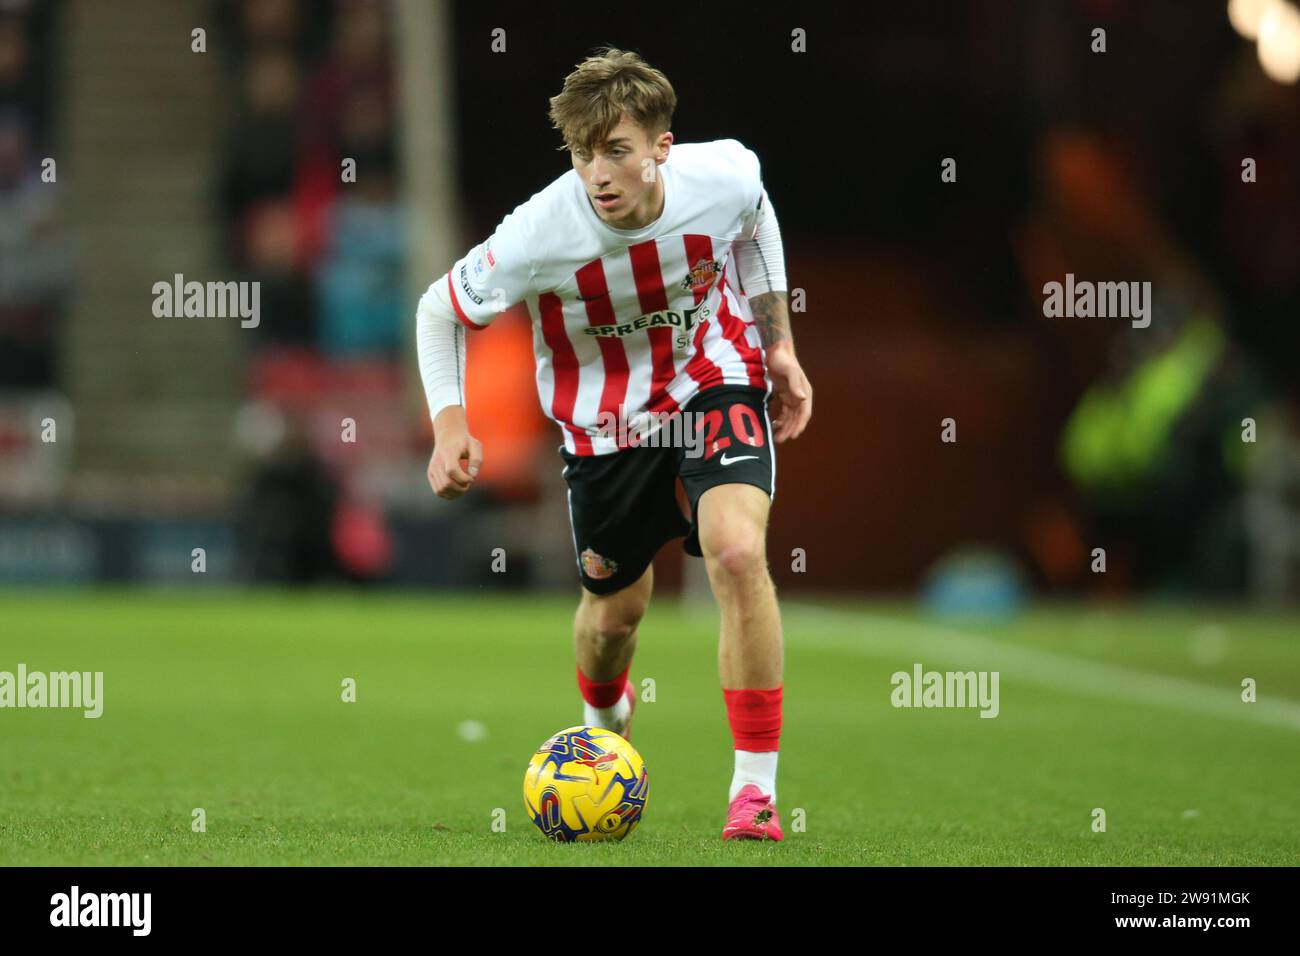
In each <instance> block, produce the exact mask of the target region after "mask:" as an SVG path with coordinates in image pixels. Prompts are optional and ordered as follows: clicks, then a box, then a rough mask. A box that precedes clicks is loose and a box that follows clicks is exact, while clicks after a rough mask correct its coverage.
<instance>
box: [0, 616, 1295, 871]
mask: <svg viewBox="0 0 1300 956" xmlns="http://www.w3.org/2000/svg"><path fill="white" fill-rule="evenodd" d="M575 599H576V595H575V596H574V599H570V598H568V597H535V596H512V595H505V594H500V593H489V592H482V593H480V594H477V595H462V596H457V597H440V596H420V595H405V594H391V593H390V594H377V593H370V592H364V593H363V592H320V593H314V594H312V593H308V594H293V595H290V594H280V593H267V592H238V591H233V592H224V593H220V594H218V595H211V594H202V593H199V592H192V591H185V592H172V593H166V592H163V593H150V592H128V591H120V592H119V591H108V592H97V591H89V592H78V593H71V592H57V591H47V592H34V593H33V594H31V595H27V596H17V595H13V594H10V595H5V596H0V671H10V672H14V671H15V670H16V668H17V666H18V665H19V664H20V663H22V664H24V665H25V666H26V669H27V671H28V672H29V673H30V672H33V671H46V672H49V671H71V670H76V671H92V672H93V671H102V672H103V675H104V677H103V714H102V716H101V717H99V718H98V719H87V718H85V717H84V716H83V714H82V712H81V711H79V710H70V709H62V710H55V709H30V708H29V709H8V708H6V709H3V710H0V865H8V866H13V865H92V866H96V865H118V864H131V865H180V866H220V865H298V864H315V865H335V864H344V865H390V864H395V865H447V864H451V865H462V864H467V865H529V866H536V865H548V866H549V865H605V866H608V865H662V864H668V865H749V864H757V865H771V864H789V865H856V864H886V865H893V864H901V865H1089V866H1091V865H1121V866H1132V865H1138V866H1153V865H1154V866H1159V865H1258V864H1263V865H1290V864H1294V863H1295V862H1296V860H1297V858H1300V809H1298V808H1297V802H1298V800H1297V794H1300V759H1297V758H1298V755H1300V643H1298V641H1300V616H1297V615H1296V614H1295V613H1282V612H1277V613H1269V612H1254V611H1242V610H1239V609H1223V608H1215V607H1204V608H1185V607H1177V606H1170V607H1163V606H1142V607H1112V608H1104V607H1102V608H1099V607H1086V608H1085V607H1077V606H1040V607H1037V608H1034V609H1031V610H1029V611H1028V612H1026V613H1025V614H1023V615H1021V616H1019V617H1017V618H1014V619H1011V620H1007V621H1004V622H985V623H980V622H978V621H969V622H954V621H937V620H934V619H932V618H929V617H927V616H925V615H923V614H922V613H921V612H919V611H917V610H916V609H914V608H912V607H910V606H908V605H905V604H901V603H850V602H844V601H838V600H837V601H812V600H809V599H803V600H789V601H786V602H785V603H784V608H783V609H784V614H785V631H786V674H785V686H786V691H785V724H784V731H783V734H782V754H781V762H780V775H779V781H778V785H779V788H780V789H779V793H778V797H779V800H778V808H779V810H780V812H781V815H782V820H783V822H784V824H785V829H786V839H785V841H784V842H783V843H780V844H771V843H762V844H759V843H753V842H747V843H723V842H722V841H721V839H720V832H721V829H722V824H723V817H724V813H725V810H726V796H727V785H728V783H729V781H730V777H731V762H732V754H731V739H730V735H729V732H728V729H727V723H726V715H725V710H724V708H723V702H722V695H721V691H720V690H719V685H718V679H717V666H716V649H717V631H716V627H717V624H716V612H715V611H714V610H713V609H712V608H711V607H710V606H707V605H705V606H700V607H696V606H692V605H685V604H679V603H676V602H674V601H671V600H668V599H659V600H656V602H653V603H652V605H651V609H650V612H649V614H648V615H647V617H646V619H645V621H644V622H643V623H642V626H641V630H640V638H639V648H638V652H637V658H636V661H635V663H634V665H633V669H632V677H633V678H634V680H636V681H637V682H638V684H640V683H641V682H642V681H644V680H645V679H647V678H650V679H651V680H652V681H653V684H652V685H643V686H645V688H646V689H645V693H649V692H650V690H653V697H654V699H653V701H651V700H647V699H644V698H643V700H642V702H641V703H639V704H638V709H637V715H636V720H635V723H634V725H633V734H632V741H633V743H634V745H635V746H636V747H637V749H638V750H639V751H640V752H641V754H642V756H643V757H644V758H645V761H646V766H647V767H648V769H649V774H650V797H649V802H648V805H647V808H646V812H645V816H644V818H643V820H642V822H641V824H640V826H639V827H638V828H637V829H636V830H635V831H634V832H633V833H632V834H631V836H629V837H628V839H627V840H626V841H625V842H623V843H618V844H575V845H559V844H553V843H550V842H548V841H547V840H545V839H544V838H543V837H542V836H541V835H540V834H539V833H538V831H537V830H536V828H535V827H534V826H533V824H532V823H531V822H530V821H529V820H528V819H527V817H526V816H525V815H524V811H523V800H522V792H521V789H522V781H523V773H524V768H525V766H526V765H527V763H528V760H529V757H530V756H531V755H532V753H533V751H534V750H535V749H536V748H537V747H538V745H539V744H540V743H541V742H542V741H543V740H545V739H546V738H547V737H548V736H549V735H550V734H552V733H554V732H555V731H557V730H560V729H562V728H565V727H569V726H572V725H575V724H577V723H579V722H580V718H581V703H580V699H579V697H578V692H577V687H576V683H575V680H574V659H573V651H572V637H571V634H570V626H571V619H572V612H573V608H574V601H575ZM916 665H921V666H922V668H923V669H924V670H925V671H930V670H937V671H950V670H951V671H988V672H992V671H997V672H998V674H999V683H998V694H999V699H998V706H997V715H996V717H993V718H991V719H990V718H984V717H981V716H980V710H979V708H977V707H969V706H968V707H950V708H925V707H895V706H894V705H893V703H891V694H893V692H894V686H893V684H892V683H891V675H893V674H895V673H896V672H900V671H901V672H906V673H908V674H911V673H912V672H913V670H914V667H915V666H916ZM349 678H350V679H352V680H353V681H355V693H356V700H355V702H345V701H344V700H343V699H342V698H343V696H344V685H345V681H346V680H347V679H349ZM1245 678H1252V679H1254V681H1255V682H1256V686H1257V694H1258V699H1257V700H1256V701H1255V702H1253V703H1250V702H1245V701H1243V700H1242V681H1243V679H1245ZM470 722H474V723H470ZM467 723H468V726H467ZM196 811H201V816H198V817H196ZM1097 811H1101V812H1102V814H1104V816H1100V815H1099V814H1098V813H1097ZM196 819H201V820H202V821H203V824H204V826H205V830H204V832H196V831H195V829H194V821H195V820H196ZM1103 819H1104V824H1105V829H1104V832H1099V831H1098V830H1097V829H1096V827H1097V826H1098V824H1099V822H1100V821H1102V820H1103Z"/></svg>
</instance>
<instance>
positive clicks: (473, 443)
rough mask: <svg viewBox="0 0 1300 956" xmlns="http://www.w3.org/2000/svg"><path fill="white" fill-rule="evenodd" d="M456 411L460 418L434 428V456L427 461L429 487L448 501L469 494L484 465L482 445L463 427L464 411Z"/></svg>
mask: <svg viewBox="0 0 1300 956" xmlns="http://www.w3.org/2000/svg"><path fill="white" fill-rule="evenodd" d="M459 411H460V415H459V416H452V420H450V421H448V422H446V423H442V422H439V423H438V425H436V426H435V428H434V435H435V438H434V445H433V455H432V457H430V458H429V487H430V488H432V489H433V493H434V494H435V495H437V496H438V497H439V498H445V499H447V500H448V501H450V500H452V499H453V498H459V497H460V496H461V495H463V494H464V493H465V492H467V491H469V489H470V488H471V487H472V486H473V484H474V479H475V478H477V477H478V470H479V467H480V466H481V465H482V464H483V445H482V443H481V442H479V440H478V439H477V438H475V437H474V436H473V435H471V434H470V433H469V429H468V428H467V427H466V426H465V423H464V414H465V413H464V409H460V410H459ZM441 417H442V416H441V415H440V416H439V418H441ZM457 418H459V420H456V419H457Z"/></svg>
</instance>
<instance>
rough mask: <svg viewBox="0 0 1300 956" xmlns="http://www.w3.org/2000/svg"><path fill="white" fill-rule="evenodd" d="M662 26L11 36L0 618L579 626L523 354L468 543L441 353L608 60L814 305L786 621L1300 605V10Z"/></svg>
mask: <svg viewBox="0 0 1300 956" xmlns="http://www.w3.org/2000/svg"><path fill="white" fill-rule="evenodd" d="M655 9H656V12H655V13H653V14H651V13H650V12H649V11H646V13H645V15H644V16H642V17H639V18H638V19H637V21H636V22H635V23H633V22H630V21H628V20H626V19H625V20H622V21H620V22H618V23H616V24H613V25H611V26H610V27H609V28H608V29H605V28H603V27H602V26H601V24H600V23H599V22H597V23H594V24H593V25H592V26H591V27H590V28H588V27H586V26H585V25H583V24H579V23H577V22H575V18H572V17H557V16H555V15H554V14H553V13H552V12H551V11H548V10H542V9H541V8H540V6H539V5H517V6H512V5H509V4H507V5H505V6H502V5H500V4H491V5H479V4H455V5H442V4H435V3H427V2H422V0H410V2H392V3H389V2H379V0H244V2H238V0H231V2H206V0H133V2H130V3H121V4H118V3H114V4H107V3H100V2H95V0H52V2H41V0H0V582H3V583H4V584H5V585H7V586H9V587H11V588H14V587H27V586H31V585H38V584H40V585H46V584H60V585H82V584H92V583H102V582H122V583H130V584H138V585H176V584H183V583H187V582H188V583H193V582H194V581H195V580H196V575H195V574H194V572H193V571H192V568H191V565H192V558H191V552H192V549H193V548H195V547H203V548H204V549H205V552H206V561H207V564H206V571H205V574H206V577H205V578H204V579H203V581H202V583H203V585H204V586H205V587H209V586H212V585H214V584H217V583H222V582H230V583H254V584H277V585H283V584H292V585H296V584H312V583H322V582H349V583H350V584H354V585H357V586H401V587H408V588H421V589H431V588H480V587H483V588H519V589H561V590H563V589H568V590H569V591H572V590H573V589H574V587H575V584H576V581H575V578H574V575H573V568H572V564H571V562H572V560H573V556H572V554H571V544H570V540H569V535H568V532H567V528H566V512H565V507H564V503H563V484H562V482H561V479H560V475H559V472H560V467H561V463H560V461H559V458H558V455H557V454H556V451H555V449H556V446H557V443H558V439H557V436H556V434H555V431H554V427H553V426H552V425H550V423H548V422H547V421H545V420H544V419H543V418H542V416H541V413H540V411H539V410H538V408H537V401H536V396H535V392H534V389H533V384H532V366H531V352H530V332H529V329H528V327H527V319H526V317H521V316H520V315H518V314H512V315H511V316H509V317H508V318H507V319H505V320H503V321H500V322H498V323H497V324H496V325H494V327H493V328H492V329H491V330H490V331H488V332H486V333H484V334H482V335H480V336H476V337H475V339H474V341H473V344H472V347H471V348H472V351H471V356H470V373H469V387H470V392H469V401H468V405H469V413H470V424H471V427H472V429H473V430H474V431H475V433H476V434H477V435H478V436H479V437H480V438H481V439H482V440H483V442H484V445H485V447H486V454H487V461H486V464H485V468H484V472H483V476H482V479H481V481H480V485H479V487H478V488H477V489H476V490H475V491H474V493H473V494H472V495H471V496H470V497H469V498H468V499H466V500H464V501H461V502H459V503H457V504H454V505H452V504H448V503H445V502H441V501H439V500H437V499H436V498H435V497H434V496H433V495H432V494H431V493H430V492H429V490H428V488H427V485H426V482H425V478H424V467H425V463H426V461H427V457H428V452H429V443H430V428H429V424H428V421H427V416H426V414H425V411H424V408H423V402H422V395H421V393H420V390H419V388H418V378H417V376H416V373H415V358H414V350H413V331H412V324H413V313H414V304H415V301H416V297H417V296H418V294H419V292H420V291H421V290H422V289H423V288H424V286H425V285H427V283H428V282H429V281H431V280H432V279H434V278H435V277H437V276H438V275H439V274H440V273H441V271H442V270H444V269H445V268H446V266H447V265H448V264H449V263H450V262H451V261H452V260H453V258H454V257H455V256H456V255H458V254H459V253H460V251H462V250H463V249H464V248H467V247H468V246H469V245H471V244H473V243H474V242H476V241H479V239H481V238H482V237H483V236H486V235H487V234H488V233H489V232H490V230H491V229H492V227H493V226H494V225H495V223H496V222H497V221H498V220H499V219H500V218H501V217H502V216H503V215H504V214H505V213H506V212H508V211H510V209H512V208H513V206H514V205H515V204H517V203H518V202H521V201H522V200H523V199H525V198H526V197H528V196H529V195H531V194H532V193H533V192H535V191H536V190H538V189H540V188H541V187H542V186H543V185H545V184H546V183H547V182H549V181H550V180H551V179H552V178H553V177H554V176H556V175H558V174H559V173H560V172H562V171H563V170H564V169H565V168H567V157H566V156H565V155H564V154H562V153H560V152H557V151H556V147H557V145H558V143H559V140H558V137H557V135H556V134H555V133H554V131H552V130H550V129H549V127H548V124H547V121H546V105H547V103H546V100H547V97H548V96H550V95H552V94H553V93H554V92H556V91H557V90H558V89H559V85H560V83H561V81H562V78H563V77H564V75H565V74H566V73H567V72H568V70H569V69H571V67H572V65H573V64H574V63H575V62H576V61H577V60H579V59H580V58H581V57H582V56H583V55H585V53H586V52H588V50H589V49H590V48H591V47H593V46H595V45H596V44H597V43H600V42H612V43H614V44H617V45H622V46H627V47H631V48H634V49H637V50H639V51H640V52H642V53H643V54H644V55H645V56H646V57H647V58H648V59H649V60H650V61H651V62H652V63H654V64H655V65H657V66H659V67H660V68H662V69H663V70H664V71H665V72H666V73H667V75H668V76H669V78H670V79H671V80H672V81H673V83H674V84H675V86H676V89H677V91H678V94H679V98H680V108H679V111H678V114H677V118H676V123H675V127H674V132H675V135H676V137H677V139H678V140H679V141H686V142H689V141H693V140H707V139H714V138H721V137H736V138H738V139H740V140H742V141H743V142H745V143H746V144H747V145H749V146H751V147H752V148H754V149H755V150H756V151H757V152H758V154H759V155H760V157H761V158H762V159H763V161H764V164H765V180H766V184H767V187H768V189H769V192H770V193H771V195H772V197H773V201H774V203H775V204H776V207H777V209H778V211H779V213H780V216H781V221H782V224H783V228H784V232H785V236H786V249H787V255H788V271H789V275H790V277H791V285H792V286H793V287H798V288H800V289H803V290H804V291H805V295H806V303H807V311H806V312H802V313H798V314H796V315H795V317H794V318H795V329H796V340H797V342H798V347H799V351H800V354H801V357H802V359H803V362H804V365H805V367H806V368H807V369H808V371H809V374H810V376H811V378H812V380H813V382H814V385H815V386H816V388H817V407H816V415H815V417H814V420H813V425H812V428H811V430H810V431H809V432H808V433H807V435H806V436H805V437H804V438H803V439H801V440H800V441H798V442H796V443H794V444H792V445H787V446H785V447H783V448H782V450H781V451H782V454H781V456H780V467H779V486H778V488H779V494H778V497H777V506H776V509H775V512H774V517H773V526H772V533H771V541H770V553H771V555H772V556H773V560H772V565H773V571H774V574H775V576H776V579H777V582H778V586H779V587H780V588H781V589H782V590H783V591H784V592H794V591H799V590H808V591H831V592H844V593H852V594H866V593H875V592H891V593H902V594H914V593H923V594H926V595H928V596H929V598H930V599H932V600H934V601H938V602H944V601H956V602H957V603H958V604H963V603H970V604H972V605H976V606H977V605H980V604H992V605H997V604H998V603H999V602H1005V601H1016V600H1019V597H1020V596H1021V595H1022V594H1038V595H1051V596H1058V595H1060V596H1072V597H1092V596H1097V595H1102V594H1104V595H1109V596H1142V595H1161V596H1173V597H1189V598H1190V597H1216V598H1231V599H1234V600H1248V601H1257V602H1279V601H1294V600H1295V599H1296V597H1297V595H1300V377H1298V376H1297V374H1296V373H1297V364H1298V363H1300V360H1298V358H1297V357H1298V356H1300V336H1298V335H1297V321H1296V320H1297V316H1300V87H1297V84H1296V72H1297V71H1298V70H1300V14H1296V13H1295V7H1294V5H1288V4H1287V3H1282V2H1281V0H1279V4H1271V3H1269V2H1259V3H1252V2H1234V3H1232V4H1228V3H1224V2H1205V3H1196V4H1188V3H1182V2H1172V0H1171V2H1142V3H1138V2H1125V0H1047V2H1005V0H996V2H994V0H987V2H973V3H969V4H960V3H935V2H915V3H887V4H883V3H882V4H871V5H868V7H867V8H866V9H864V10H862V11H858V12H847V11H834V12H831V11H822V12H818V11H815V10H804V9H800V10H799V11H798V15H797V16H796V17H795V18H794V20H792V22H791V23H790V24H785V23H781V24H775V23H774V22H772V21H771V19H770V18H769V17H767V16H760V15H757V14H742V13H740V12H736V11H733V12H730V13H728V12H724V11H721V10H718V11H713V10H712V8H709V10H708V11H706V10H704V9H703V8H699V7H698V6H696V7H690V6H682V7H680V8H673V7H671V6H670V7H665V8H663V9H662V10H660V9H659V8H655ZM1261 16H1264V17H1265V19H1266V23H1265V28H1264V29H1263V30H1262V31H1261V29H1260V27H1259V24H1258V20H1259V18H1260V17H1261ZM595 19H596V20H597V21H599V18H595ZM796 21H797V22H796ZM795 26H798V27H802V28H803V29H805V30H806V31H807V36H808V52H806V53H802V54H796V53H792V52H791V49H790V42H791V40H790V30H791V29H792V28H793V27H795ZM196 27H202V28H203V29H204V30H205V31H206V52H203V53H198V52H194V51H193V50H192V48H191V43H192V39H191V31H192V30H193V29H194V28H196ZM498 27H499V28H502V29H503V30H504V31H505V32H504V34H502V35H501V36H500V37H499V38H498V44H497V46H498V49H495V50H494V34H493V31H494V29H496V28H498ZM1095 27H1102V28H1104V29H1105V30H1106V31H1107V35H1108V48H1107V50H1106V52H1105V53H1104V54H1101V53H1094V52H1092V51H1091V50H1090V40H1089V34H1090V31H1091V30H1092V29H1094V28H1095ZM1243 34H1244V35H1243ZM1253 36H1258V40H1256V39H1252V37H1253ZM501 43H504V46H505V49H504V50H503V51H502V50H500V49H499V46H500V44H501ZM1266 47H1267V49H1266ZM47 157H49V158H53V159H54V160H55V161H56V167H55V168H56V170H57V173H56V178H55V181H54V182H49V181H46V180H47V179H48V176H47V177H45V178H43V176H42V173H43V166H42V161H43V160H44V159H45V158H47ZM945 157H953V158H955V159H956V160H957V163H958V177H957V181H956V183H942V182H941V181H940V176H939V172H940V162H941V160H942V159H943V158H945ZM1245 157H1251V158H1253V159H1254V160H1255V162H1256V164H1257V168H1258V177H1257V181H1256V182H1251V183H1245V182H1243V181H1242V175H1241V169H1242V160H1243V158H1245ZM349 158H350V159H354V160H355V163H356V170H357V176H356V182H355V183H348V182H342V181H341V177H340V164H341V162H342V161H343V160H345V159H349ZM1066 272H1071V273H1074V274H1075V275H1076V276H1077V277H1078V278H1079V279H1087V278H1092V279H1097V280H1124V281H1142V280H1149V281H1151V282H1152V283H1153V286H1154V290H1155V291H1154V294H1155V300H1156V302H1155V320H1154V321H1153V323H1152V325H1151V327H1150V328H1149V329H1133V328H1130V327H1129V324H1128V323H1127V322H1125V321H1123V320H1115V319H1082V318H1073V319H1047V318H1044V317H1043V315H1042V292H1041V289H1042V286H1043V284H1044V283H1045V282H1047V281H1050V280H1052V279H1058V280H1059V279H1061V278H1062V277H1063V276H1064V274H1065V273H1066ZM177 273H180V274H183V275H184V276H185V277H186V279H187V280H192V279H197V280H199V281H209V280H217V281H228V280H257V281H259V282H260V283H261V296H262V298H261V312H262V318H261V322H260V325H259V326H258V327H257V328H249V329H245V328H241V327H240V324H239V322H238V321H237V320H222V319H165V318H155V317H154V316H153V315H152V314H151V311H150V310H151V304H152V301H153V294H152V292H151V288H152V285H153V283H155V282H158V281H170V280H171V277H172V276H173V275H175V274H177ZM949 417H951V418H953V419H955V421H956V423H957V434H958V440H957V442H956V443H955V444H946V443H943V442H941V441H940V429H941V425H940V423H941V421H942V420H943V419H945V418H949ZM1246 418H1251V419H1253V420H1254V421H1255V422H1256V423H1257V427H1256V430H1255V437H1256V440H1255V441H1254V442H1247V441H1243V440H1242V434H1243V419H1246ZM344 419H352V420H353V421H355V434H356V440H355V442H348V441H345V440H343V431H344V425H343V420H344ZM47 420H52V421H53V422H54V425H55V429H56V439H57V440H55V441H53V442H50V441H48V438H49V437H50V436H49V435H48V434H47V432H48V428H47V427H46V426H45V425H43V424H42V423H43V422H46V421H47ZM496 547H504V548H505V549H506V553H507V555H508V569H507V571H506V573H493V571H492V569H491V551H492V549H493V548H496ZM1098 547H1100V548H1105V549H1106V555H1107V568H1106V572H1105V573H1104V574H1101V573H1095V572H1094V571H1093V570H1092V563H1093V560H1092V550H1093V549H1094V548H1098ZM795 548H802V549H804V552H805V553H806V556H807V564H806V571H803V572H799V571H796V570H793V569H792V563H791V561H790V560H789V558H788V557H787V556H788V555H790V554H791V552H792V550H793V549H795ZM682 564H683V562H682V557H681V553H680V549H679V548H677V547H675V546H670V547H669V548H666V549H665V550H664V553H663V555H662V556H661V559H660V564H659V578H658V580H659V582H660V588H661V589H663V590H669V591H671V590H673V589H674V588H677V587H679V586H680V587H685V588H687V589H688V590H689V589H690V588H692V587H698V586H699V582H698V580H697V578H696V577H695V574H694V572H693V571H691V570H690V569H686V570H683V566H682Z"/></svg>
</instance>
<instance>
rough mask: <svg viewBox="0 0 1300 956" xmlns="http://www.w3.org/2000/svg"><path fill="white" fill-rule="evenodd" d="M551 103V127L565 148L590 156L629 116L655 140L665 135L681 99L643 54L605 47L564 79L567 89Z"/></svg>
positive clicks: (553, 98)
mask: <svg viewBox="0 0 1300 956" xmlns="http://www.w3.org/2000/svg"><path fill="white" fill-rule="evenodd" d="M550 102H551V110H550V117H551V125H552V126H554V127H555V128H556V129H557V130H559V131H560V135H561V136H563V137H564V146H562V147H560V148H561V149H571V150H574V151H575V152H588V153H589V152H591V151H592V150H593V149H594V147H595V146H596V145H597V144H598V143H601V142H604V140H605V139H607V138H608V137H609V134H610V132H611V131H612V130H613V129H614V127H615V126H617V125H618V123H619V120H620V119H621V118H622V116H623V114H624V113H626V114H627V115H628V116H629V117H630V118H631V120H632V121H633V122H634V123H636V124H637V125H638V126H640V127H641V128H642V129H644V130H645V131H646V132H647V133H648V134H649V135H650V136H652V137H653V136H656V135H658V134H659V133H663V132H666V131H667V130H668V128H669V126H670V125H672V121H673V110H674V109H676V108H677V94H676V93H674V92H673V85H672V84H671V83H669V82H668V77H666V76H664V75H663V74H662V73H660V72H659V71H658V70H656V69H655V68H654V67H652V66H650V65H649V64H648V63H646V62H645V60H643V59H641V57H640V56H639V55H638V54H636V53H632V52H630V51H627V50H617V49H614V48H613V47H604V48H602V49H600V50H598V51H597V52H596V53H595V55H593V56H589V57H587V58H586V59H585V60H583V61H582V62H581V63H579V64H578V68H577V69H576V70H574V71H573V72H572V73H570V74H569V75H568V76H566V77H565V78H564V89H563V90H561V91H560V94H559V95H558V96H553V97H551V101H550Z"/></svg>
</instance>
